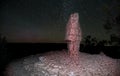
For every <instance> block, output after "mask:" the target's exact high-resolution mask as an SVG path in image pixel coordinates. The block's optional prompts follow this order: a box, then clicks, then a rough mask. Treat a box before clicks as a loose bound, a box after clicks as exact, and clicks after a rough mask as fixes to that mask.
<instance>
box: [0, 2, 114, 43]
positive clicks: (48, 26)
mask: <svg viewBox="0 0 120 76" xmlns="http://www.w3.org/2000/svg"><path fill="white" fill-rule="evenodd" d="M112 1H113V0H2V1H1V2H0V3H1V4H0V33H1V34H2V35H4V36H6V38H7V40H8V42H33V43H34V42H58V43H61V42H64V36H65V28H66V24H67V20H68V18H69V15H70V14H71V13H74V12H78V13H79V18H80V19H79V22H80V26H81V29H82V33H83V37H85V36H87V35H91V36H94V37H96V38H97V39H99V40H101V39H109V35H108V34H106V33H105V30H104V28H103V24H104V23H105V20H106V17H107V15H106V14H105V11H104V10H103V8H104V7H105V6H107V5H114V4H113V2H112ZM111 9H112V8H111Z"/></svg>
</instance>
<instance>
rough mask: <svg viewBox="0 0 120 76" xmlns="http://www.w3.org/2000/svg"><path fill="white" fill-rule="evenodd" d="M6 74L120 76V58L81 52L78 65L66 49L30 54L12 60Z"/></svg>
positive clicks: (19, 75) (30, 75) (8, 75)
mask: <svg viewBox="0 0 120 76" xmlns="http://www.w3.org/2000/svg"><path fill="white" fill-rule="evenodd" d="M4 73H5V76H120V60H117V59H112V58H110V57H107V56H105V55H104V54H100V55H90V54H86V53H80V58H79V62H78V64H77V65H76V64H75V63H74V61H73V60H72V59H70V58H69V56H68V54H67V52H66V51H61V52H60V51H59V52H58V51H55V52H49V53H45V54H39V55H34V56H29V57H26V58H23V59H20V60H18V61H15V62H12V63H10V64H9V65H8V67H7V68H6V71H5V72H4Z"/></svg>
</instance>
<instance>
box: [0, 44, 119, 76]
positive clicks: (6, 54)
mask: <svg viewBox="0 0 120 76" xmlns="http://www.w3.org/2000/svg"><path fill="white" fill-rule="evenodd" d="M63 49H67V44H66V43H7V44H6V45H5V46H4V47H2V48H1V50H0V71H1V73H3V71H4V69H5V67H6V65H7V64H9V63H10V62H11V61H15V60H17V59H20V58H23V57H26V56H29V55H36V54H39V53H46V52H49V51H58V50H59V51H62V50H63ZM81 52H86V53H89V54H99V53H100V52H103V53H104V54H105V55H107V56H109V57H112V58H115V59H120V47H119V46H84V45H81ZM1 75H2V74H1ZM1 75H0V76H1Z"/></svg>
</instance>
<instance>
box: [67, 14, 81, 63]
mask: <svg viewBox="0 0 120 76" xmlns="http://www.w3.org/2000/svg"><path fill="white" fill-rule="evenodd" d="M65 40H66V41H67V43H68V52H69V56H70V57H71V58H73V59H74V60H75V61H77V60H78V59H79V47H80V41H81V29H80V24H79V14H78V13H73V14H71V15H70V18H69V20H68V23H67V26H66V36H65Z"/></svg>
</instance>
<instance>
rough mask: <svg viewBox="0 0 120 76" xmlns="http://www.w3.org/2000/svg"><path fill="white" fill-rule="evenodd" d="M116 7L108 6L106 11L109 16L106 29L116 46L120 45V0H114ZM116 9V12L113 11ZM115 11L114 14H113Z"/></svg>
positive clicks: (105, 8) (105, 25)
mask: <svg viewBox="0 0 120 76" xmlns="http://www.w3.org/2000/svg"><path fill="white" fill-rule="evenodd" d="M112 3H114V5H106V6H105V7H104V11H105V13H106V15H107V19H106V22H105V24H104V29H105V30H106V31H107V33H110V39H111V42H112V43H116V44H115V45H120V32H119V30H120V0H113V1H112ZM111 8H112V9H111ZM113 9H115V10H113ZM113 11H114V14H113ZM115 13H116V14H117V15H116V14H115ZM111 31H114V32H111Z"/></svg>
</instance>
